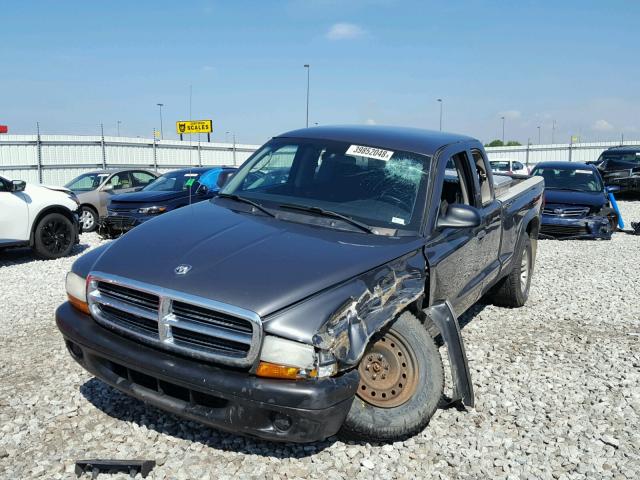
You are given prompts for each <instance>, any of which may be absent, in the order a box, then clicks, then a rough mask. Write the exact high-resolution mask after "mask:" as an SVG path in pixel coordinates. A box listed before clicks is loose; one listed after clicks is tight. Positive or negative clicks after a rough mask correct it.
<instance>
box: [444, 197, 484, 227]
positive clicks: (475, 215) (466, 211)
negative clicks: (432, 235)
mask: <svg viewBox="0 0 640 480" xmlns="http://www.w3.org/2000/svg"><path fill="white" fill-rule="evenodd" d="M481 221H482V219H481V218H480V212H479V211H478V210H477V209H476V208H474V207H471V206H469V205H462V204H458V203H454V204H452V205H449V208H448V209H447V213H446V214H445V215H443V216H441V217H440V218H438V223H437V224H436V227H437V228H447V227H448V228H473V227H477V226H478V225H480V223H481Z"/></svg>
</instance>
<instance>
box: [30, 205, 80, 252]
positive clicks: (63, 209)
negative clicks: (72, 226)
mask: <svg viewBox="0 0 640 480" xmlns="http://www.w3.org/2000/svg"><path fill="white" fill-rule="evenodd" d="M50 213H60V214H61V215H64V216H65V217H67V218H68V219H69V220H70V221H71V223H73V222H74V218H73V213H71V210H69V209H68V208H66V207H63V206H61V205H53V206H51V207H46V208H44V209H42V211H41V212H40V213H38V216H37V217H36V219H35V221H34V222H33V224H32V225H31V235H30V236H29V245H31V246H32V247H33V245H34V242H35V234H36V228H38V224H39V223H40V221H41V220H42V219H43V218H44V217H45V216H46V215H49V214H50Z"/></svg>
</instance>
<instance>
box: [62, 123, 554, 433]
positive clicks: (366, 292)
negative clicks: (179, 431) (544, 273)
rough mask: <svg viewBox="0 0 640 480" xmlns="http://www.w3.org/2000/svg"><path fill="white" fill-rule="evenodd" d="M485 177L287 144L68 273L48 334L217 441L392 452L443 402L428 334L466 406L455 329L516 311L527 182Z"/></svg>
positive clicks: (471, 157)
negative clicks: (485, 313)
mask: <svg viewBox="0 0 640 480" xmlns="http://www.w3.org/2000/svg"><path fill="white" fill-rule="evenodd" d="M449 167H450V168H449ZM497 177H498V176H496V178H495V180H494V176H493V174H492V172H491V170H490V166H489V161H488V159H487V156H486V153H485V151H484V148H483V147H482V144H481V143H480V142H479V141H477V140H475V139H472V138H469V137H464V136H461V135H453V134H447V133H442V132H429V131H424V130H417V129H409V128H406V129H405V128H396V127H374V126H340V127H329V126H323V127H315V128H309V129H303V130H298V131H293V132H289V133H285V134H283V135H280V136H278V137H276V138H274V139H272V140H271V141H269V142H268V143H267V144H266V145H264V146H263V147H262V148H260V149H258V150H257V151H256V152H255V153H254V154H253V155H252V156H251V157H250V158H249V159H248V160H247V161H246V162H245V163H244V164H243V165H242V166H241V167H240V168H239V170H238V172H237V173H236V174H235V175H234V176H233V177H232V178H231V180H230V181H229V182H228V183H227V184H226V185H225V186H224V188H223V189H222V190H221V191H220V193H219V194H218V195H217V196H216V197H215V198H213V199H211V200H210V201H206V202H199V203H197V204H195V205H190V206H187V207H185V208H181V209H178V210H176V211H174V212H170V213H168V214H166V215H162V216H161V217H160V218H158V219H157V220H154V221H151V222H146V223H145V224H144V225H141V226H140V227H138V228H135V229H134V230H132V231H131V232H129V233H128V234H126V235H125V236H123V237H122V238H120V239H118V240H116V241H114V242H109V243H108V244H105V245H103V246H100V247H98V248H96V249H93V250H92V251H91V252H89V253H87V254H86V255H84V256H82V257H81V258H79V259H78V260H77V261H76V262H75V263H74V265H73V267H72V271H71V272H70V273H69V274H68V276H67V292H68V294H69V302H70V303H65V304H63V305H62V306H60V307H59V309H58V310H57V314H56V319H57V324H58V328H59V329H60V331H61V332H62V335H63V336H64V338H65V340H66V342H67V347H68V349H69V352H70V354H71V355H72V356H73V358H74V359H75V360H76V361H78V362H79V363H80V364H81V365H82V366H83V367H84V368H86V369H87V370H88V371H90V372H91V373H93V374H94V375H96V376H97V377H98V378H100V379H102V380H103V381H104V382H106V383H108V384H109V385H112V386H113V387H114V388H117V389H119V390H121V391H123V392H125V393H127V394H128V395H131V396H133V397H136V398H140V399H143V400H144V401H145V402H146V403H149V404H151V405H155V406H158V407H160V408H162V409H165V410H167V411H171V412H174V413H177V414H179V415H181V416H183V417H185V418H189V419H192V420H198V421H201V422H204V423H206V424H209V425H212V426H215V427H217V428H220V429H222V430H227V431H231V432H236V433H241V434H245V435H252V436H255V437H260V438H266V439H271V440H280V441H293V442H308V441H315V440H320V439H324V438H326V437H328V436H330V435H333V434H335V433H336V432H337V431H338V430H340V429H342V431H343V432H344V433H345V434H346V435H347V436H349V437H351V438H353V437H356V438H360V439H366V440H367V441H395V440H398V439H401V438H404V437H406V436H407V435H412V434H415V433H417V432H420V431H421V430H422V429H424V427H425V426H426V425H427V423H428V422H429V419H430V417H431V416H432V415H433V413H434V412H435V410H436V409H437V407H438V405H439V404H440V401H441V399H442V395H443V391H444V390H443V389H444V382H445V377H444V375H443V366H444V365H443V360H442V357H441V356H440V353H439V351H438V347H437V344H436V343H435V342H434V337H437V336H438V335H441V336H442V340H443V343H444V344H446V345H447V352H448V356H449V366H450V367H451V369H452V374H451V376H450V378H451V379H452V384H451V387H452V388H451V390H449V389H448V391H451V392H452V393H451V395H450V396H451V397H452V398H453V400H454V401H457V400H460V401H462V402H463V403H465V404H466V405H473V388H472V385H473V384H472V382H471V379H470V368H469V366H468V364H467V363H466V358H465V354H464V346H463V343H462V337H461V336H460V330H459V325H458V323H457V320H456V315H460V314H462V313H463V312H465V311H466V310H468V309H469V308H470V307H471V306H472V305H473V304H474V303H476V302H477V301H478V299H479V298H481V297H482V296H484V295H489V296H490V297H491V298H492V299H493V302H494V303H495V304H497V305H502V306H508V307H519V306H522V305H524V304H525V302H526V301H527V297H528V294H529V290H530V285H531V279H532V275H533V265H534V262H535V254H536V241H537V234H538V227H539V223H538V222H539V215H540V208H541V205H542V193H543V183H544V182H543V181H542V180H541V179H540V178H539V177H532V178H528V177H527V178H524V177H523V178H514V177H507V176H501V177H500V178H499V179H498V178H497ZM474 368H478V367H477V366H476V367H474Z"/></svg>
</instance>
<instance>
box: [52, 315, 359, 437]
mask: <svg viewBox="0 0 640 480" xmlns="http://www.w3.org/2000/svg"><path fill="white" fill-rule="evenodd" d="M56 323H57V325H58V328H59V329H60V331H61V332H62V335H63V336H64V338H65V340H66V342H67V346H68V347H69V351H70V352H71V354H72V356H73V358H74V359H75V360H76V361H77V362H78V363H80V365H82V366H83V367H84V368H85V369H86V370H88V371H89V372H91V373H92V374H93V375H95V376H96V377H98V378H99V379H101V380H103V381H104V382H106V383H108V384H109V385H111V386H112V387H114V388H116V389H118V390H120V391H122V392H124V393H125V394H127V395H129V396H131V397H134V398H137V399H139V400H142V401H144V402H146V403H149V404H152V405H154V406H156V407H158V408H160V409H163V410H166V411H169V412H172V413H175V414H177V415H179V416H181V417H185V418H189V419H192V420H196V421H199V422H201V423H204V424H206V425H209V426H212V427H215V428H218V429H220V430H225V431H228V432H231V433H236V434H243V435H249V436H254V437H259V438H262V439H266V440H275V441H286V442H311V441H318V440H323V439H325V438H327V437H329V436H331V435H334V434H335V433H336V432H337V431H338V430H339V429H340V427H341V425H342V423H343V421H344V418H345V417H346V415H347V413H348V411H349V409H350V407H351V403H352V402H353V399H354V395H355V390H356V388H357V386H358V382H359V375H358V372H357V371H355V370H354V371H351V372H348V373H346V374H344V375H342V376H340V377H335V378H330V379H324V380H309V381H305V380H302V381H288V380H278V379H263V378H258V377H255V376H252V375H250V374H248V373H247V372H242V371H234V370H230V369H222V368H220V367H216V366H213V365H210V364H207V363H205V362H198V361H194V360H191V359H188V358H183V357H179V356H176V355H172V354H170V353H167V352H163V351H159V350H156V349H154V348H152V347H147V346H145V345H141V344H139V343H136V342H133V341H131V340H128V339H126V338H124V337H121V336H119V335H117V334H115V333H113V332H110V331H109V330H107V329H105V328H104V327H101V326H100V325H98V324H97V323H96V322H95V321H94V320H93V319H91V318H90V317H88V316H86V315H84V314H81V313H80V312H78V311H76V310H75V309H73V307H71V306H70V305H69V304H68V303H64V304H62V305H61V306H60V307H59V308H58V309H57V311H56ZM125 372H129V373H125ZM124 375H127V378H125V377H124ZM139 375H142V377H141V376H139ZM149 378H150V379H151V380H149ZM153 382H157V383H155V385H156V387H154V386H153V385H154V383H153ZM163 385H164V387H163ZM172 385H173V386H176V387H177V388H181V389H182V390H181V391H182V392H183V393H182V394H179V395H178V396H175V395H176V391H175V390H172V391H169V392H167V390H170V389H171V386H172ZM158 386H159V387H158ZM184 391H187V392H188V394H187V395H188V398H187V397H186V396H185V395H184ZM169 393H172V394H173V395H170V394H169ZM180 396H182V397H183V398H179V397H180ZM282 418H286V419H288V420H287V421H289V422H290V426H289V427H288V428H286V429H284V430H283V429H282V428H281V427H282ZM276 420H280V422H276ZM285 423H286V422H285ZM276 425H278V427H276Z"/></svg>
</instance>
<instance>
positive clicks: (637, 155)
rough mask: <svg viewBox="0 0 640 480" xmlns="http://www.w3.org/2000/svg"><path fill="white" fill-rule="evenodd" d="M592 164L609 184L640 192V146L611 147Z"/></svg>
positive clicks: (621, 190) (626, 190)
mask: <svg viewBox="0 0 640 480" xmlns="http://www.w3.org/2000/svg"><path fill="white" fill-rule="evenodd" d="M590 163H591V162H590ZM592 164H593V165H595V166H596V168H597V169H598V170H599V171H600V174H601V175H602V177H603V178H604V181H605V183H606V184H607V185H611V186H616V187H620V192H632V193H640V146H625V147H612V148H609V149H607V150H605V151H604V152H602V154H601V155H600V157H599V158H598V160H596V161H595V162H593V163H592Z"/></svg>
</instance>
